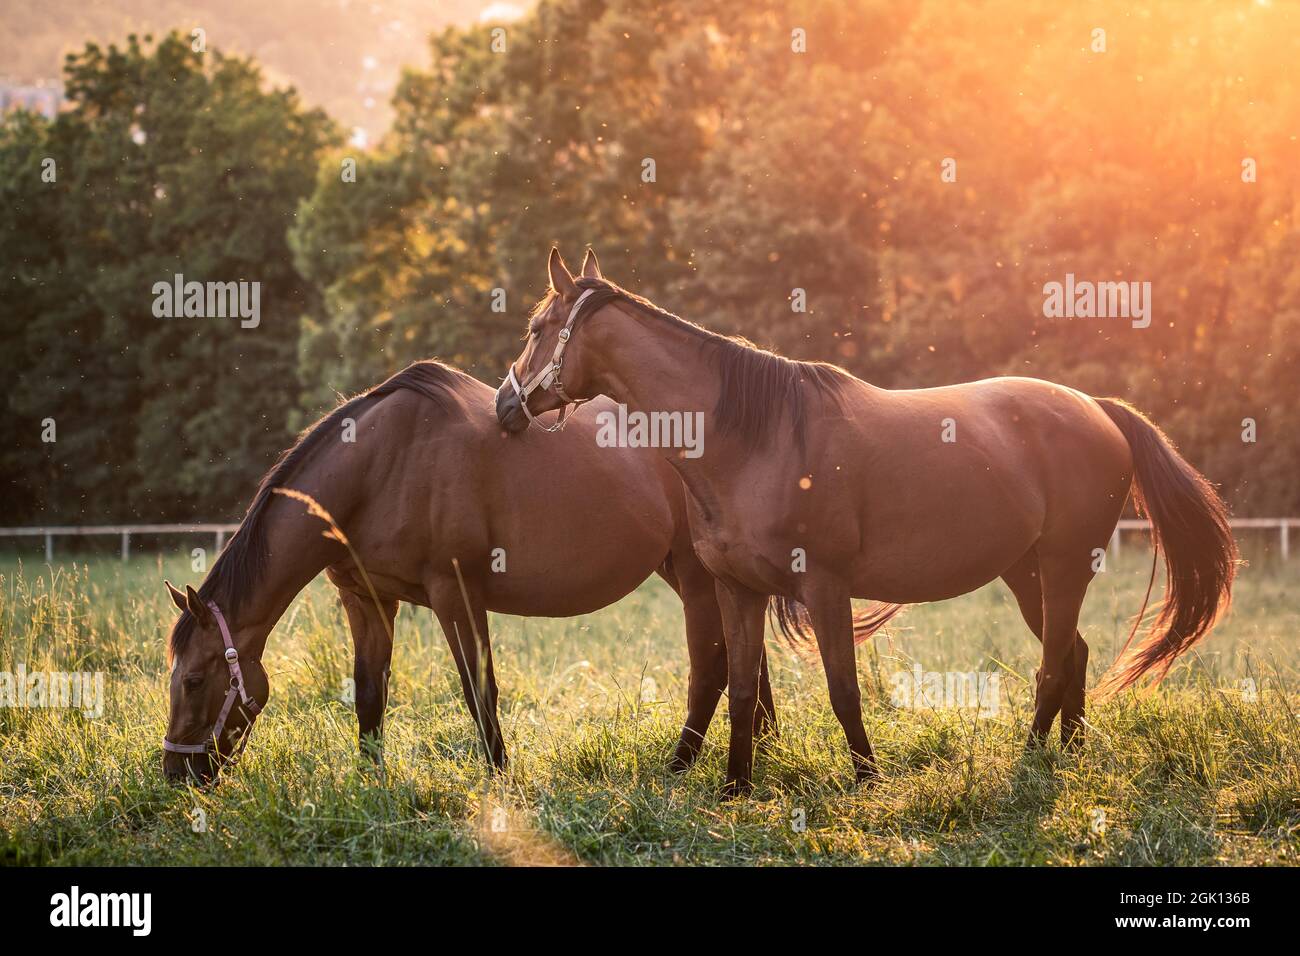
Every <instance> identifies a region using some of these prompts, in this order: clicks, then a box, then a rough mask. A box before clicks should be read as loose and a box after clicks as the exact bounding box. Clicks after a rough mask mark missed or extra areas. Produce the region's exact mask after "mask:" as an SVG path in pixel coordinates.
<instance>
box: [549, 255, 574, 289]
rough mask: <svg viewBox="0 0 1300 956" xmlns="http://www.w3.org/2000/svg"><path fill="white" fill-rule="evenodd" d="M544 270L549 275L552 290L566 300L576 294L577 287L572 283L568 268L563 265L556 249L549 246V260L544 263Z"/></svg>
mask: <svg viewBox="0 0 1300 956" xmlns="http://www.w3.org/2000/svg"><path fill="white" fill-rule="evenodd" d="M546 268H547V270H548V271H549V272H550V274H551V288H552V289H554V290H555V291H556V292H558V293H559V294H560V295H562V296H564V297H565V298H566V299H572V298H573V297H574V296H576V295H577V294H578V287H577V286H576V285H575V284H574V282H573V275H572V273H570V272H569V267H568V266H566V265H565V264H564V257H563V256H561V255H560V250H559V248H558V247H556V246H551V258H550V261H548V262H547V263H546Z"/></svg>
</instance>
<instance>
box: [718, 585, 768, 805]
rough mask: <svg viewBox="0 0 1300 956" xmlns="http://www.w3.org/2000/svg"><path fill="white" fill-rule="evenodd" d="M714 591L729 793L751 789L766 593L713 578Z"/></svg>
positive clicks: (726, 790) (726, 789)
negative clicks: (722, 637) (723, 661)
mask: <svg viewBox="0 0 1300 956" xmlns="http://www.w3.org/2000/svg"><path fill="white" fill-rule="evenodd" d="M717 594H718V604H719V606H720V607H721V609H722V623H723V627H724V629H725V631H726V635H727V710H728V712H729V714H730V717H731V749H730V752H729V754H728V757H727V781H726V785H725V788H724V790H723V793H724V795H725V796H728V797H733V796H742V795H745V794H748V793H749V792H750V790H751V789H753V771H754V715H755V712H756V711H757V709H758V688H759V677H760V673H761V671H762V662H763V612H764V610H765V609H766V608H767V595H765V594H759V593H757V592H755V591H751V590H749V589H748V588H745V587H743V586H742V585H739V584H733V583H730V582H723V581H721V580H720V581H718V582H717Z"/></svg>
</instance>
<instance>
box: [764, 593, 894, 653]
mask: <svg viewBox="0 0 1300 956" xmlns="http://www.w3.org/2000/svg"><path fill="white" fill-rule="evenodd" d="M902 609H903V605H901V604H882V603H880V602H878V601H873V602H872V603H871V604H868V605H867V606H866V607H864V608H855V609H854V611H853V643H855V644H861V643H862V642H863V641H865V640H866V639H867V638H869V637H870V636H871V635H872V634H874V633H876V631H878V630H880V629H881V628H882V627H884V626H885V625H886V624H888V623H889V621H890V620H891V619H892V618H893V616H894V615H895V614H897V613H898V612H899V611H901V610H902ZM767 610H768V614H769V615H770V616H771V617H772V618H774V619H775V621H776V630H778V631H780V632H781V636H782V637H784V638H785V639H786V642H787V643H789V644H790V646H791V647H798V646H799V645H801V644H803V645H806V644H809V643H811V642H812V641H813V640H814V637H815V635H814V634H813V628H812V619H811V617H810V616H809V614H808V609H807V608H806V607H804V606H803V605H802V604H800V603H799V602H798V601H795V600H793V599H791V598H785V597H772V598H771V599H770V600H769V601H768V604H767Z"/></svg>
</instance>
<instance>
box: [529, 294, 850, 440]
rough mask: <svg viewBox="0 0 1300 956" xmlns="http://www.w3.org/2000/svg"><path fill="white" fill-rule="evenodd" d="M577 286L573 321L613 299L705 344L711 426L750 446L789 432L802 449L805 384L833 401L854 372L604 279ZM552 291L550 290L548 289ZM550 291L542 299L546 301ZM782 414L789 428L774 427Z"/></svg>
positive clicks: (805, 413) (837, 400) (837, 398)
mask: <svg viewBox="0 0 1300 956" xmlns="http://www.w3.org/2000/svg"><path fill="white" fill-rule="evenodd" d="M575 281H576V282H577V285H578V287H579V288H580V289H584V290H585V289H592V290H594V292H593V294H592V295H591V296H590V297H589V298H588V299H587V301H586V302H584V303H583V307H582V311H581V313H580V314H579V316H578V321H582V319H583V318H584V317H585V316H588V315H590V314H591V313H592V312H594V311H596V310H597V309H599V308H600V307H601V306H603V305H608V304H610V303H611V302H618V303H622V304H625V305H628V306H630V307H631V308H632V309H633V310H635V311H636V312H637V313H639V314H641V315H644V316H647V317H649V318H652V319H657V320H659V321H661V322H668V323H670V324H672V325H673V326H675V327H676V328H678V329H681V330H683V331H685V332H688V333H690V334H691V335H692V336H694V337H695V338H697V339H699V340H700V342H701V343H702V344H703V345H705V346H706V347H707V349H708V351H709V360H710V361H711V362H712V364H713V368H714V370H715V371H716V372H717V374H718V382H719V385H720V389H719V392H718V401H717V404H716V405H715V406H714V408H713V421H714V425H715V427H716V428H717V429H718V431H719V432H721V433H723V434H730V435H735V436H736V437H738V438H740V440H741V441H743V442H744V443H745V444H746V445H747V446H749V447H750V448H754V449H758V448H762V447H764V446H765V445H766V444H767V443H768V442H769V441H772V440H773V439H776V438H778V437H779V436H780V435H788V434H790V432H793V434H794V438H795V441H796V442H797V443H798V446H799V448H800V449H801V450H802V448H803V443H804V423H805V420H806V418H807V408H806V405H805V401H804V399H805V390H804V389H803V388H802V386H803V385H804V383H807V384H808V385H809V386H811V387H812V388H813V389H814V390H815V391H816V392H818V393H820V394H822V395H825V396H827V397H828V398H830V399H831V400H832V401H833V402H835V403H836V404H838V402H839V396H840V392H841V390H842V389H843V388H844V386H845V385H847V384H848V383H849V382H851V381H853V376H851V375H850V374H849V373H848V372H846V371H844V369H842V368H840V367H839V366H837V365H831V364H829V363H827V362H800V361H797V360H795V359H789V358H786V357H785V356H783V355H777V354H776V353H775V352H770V351H768V350H767V349H763V348H759V347H758V346H757V345H755V344H754V343H753V342H751V341H749V340H748V339H746V338H744V337H742V336H732V335H720V334H719V333H717V332H711V331H709V330H708V329H706V328H704V327H703V326H699V325H696V324H695V323H694V322H690V321H688V320H686V319H683V318H681V317H680V316H677V315H673V314H672V313H671V312H666V311H664V310H663V309H661V308H659V306H657V305H655V304H654V303H653V302H651V301H649V300H648V299H643V298H642V297H641V296H639V295H636V294H635V293H632V292H628V291H627V290H626V289H623V288H620V287H619V286H617V285H615V284H614V283H612V282H610V281H608V280H606V279H588V278H582V279H576V280H575ZM551 295H554V293H551ZM549 300H550V296H548V297H547V299H546V300H544V302H543V304H544V305H545V304H547V303H549ZM783 414H784V415H787V416H789V417H788V422H789V425H790V432H782V431H780V430H779V429H778V428H777V427H776V426H777V425H778V424H779V423H780V421H781V418H782V416H783Z"/></svg>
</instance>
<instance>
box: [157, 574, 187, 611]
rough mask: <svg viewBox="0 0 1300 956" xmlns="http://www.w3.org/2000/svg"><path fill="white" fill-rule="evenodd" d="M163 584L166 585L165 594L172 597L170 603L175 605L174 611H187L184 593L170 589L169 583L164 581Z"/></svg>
mask: <svg viewBox="0 0 1300 956" xmlns="http://www.w3.org/2000/svg"><path fill="white" fill-rule="evenodd" d="M163 584H165V585H167V593H168V594H170V595H171V596H172V603H173V604H175V605H176V610H178V611H188V610H189V606H188V605H187V604H186V603H185V593H184V592H183V591H178V590H176V589H175V588H174V587H172V583H171V582H170V581H164V582H163Z"/></svg>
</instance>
